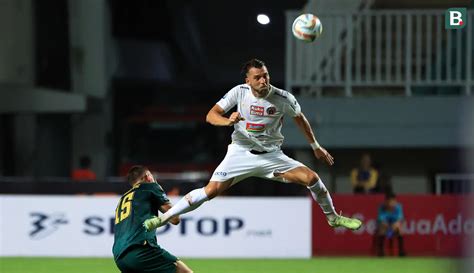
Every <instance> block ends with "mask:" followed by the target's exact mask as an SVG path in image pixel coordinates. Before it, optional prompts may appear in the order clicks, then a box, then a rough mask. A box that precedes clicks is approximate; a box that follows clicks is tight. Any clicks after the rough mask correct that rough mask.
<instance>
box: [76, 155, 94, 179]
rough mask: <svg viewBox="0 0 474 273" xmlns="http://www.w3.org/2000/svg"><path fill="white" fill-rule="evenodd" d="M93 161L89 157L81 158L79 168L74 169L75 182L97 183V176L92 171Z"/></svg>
mask: <svg viewBox="0 0 474 273" xmlns="http://www.w3.org/2000/svg"><path fill="white" fill-rule="evenodd" d="M91 164H92V161H91V159H90V157H88V156H81V158H80V159H79V168H77V169H74V170H73V171H72V174H71V178H72V180H74V181H96V180H97V176H96V174H95V172H94V171H93V170H92V169H91Z"/></svg>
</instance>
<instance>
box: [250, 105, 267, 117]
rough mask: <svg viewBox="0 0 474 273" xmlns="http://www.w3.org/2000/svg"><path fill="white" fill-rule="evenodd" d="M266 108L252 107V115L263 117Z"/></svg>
mask: <svg viewBox="0 0 474 273" xmlns="http://www.w3.org/2000/svg"><path fill="white" fill-rule="evenodd" d="M263 112H264V107H262V106H257V105H250V114H251V115H254V116H263Z"/></svg>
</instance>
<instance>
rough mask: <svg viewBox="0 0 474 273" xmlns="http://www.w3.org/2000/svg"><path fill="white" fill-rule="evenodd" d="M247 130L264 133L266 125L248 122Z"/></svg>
mask: <svg viewBox="0 0 474 273" xmlns="http://www.w3.org/2000/svg"><path fill="white" fill-rule="evenodd" d="M245 129H246V130H247V131H249V132H262V131H263V130H265V124H259V123H250V122H247V124H246V125H245Z"/></svg>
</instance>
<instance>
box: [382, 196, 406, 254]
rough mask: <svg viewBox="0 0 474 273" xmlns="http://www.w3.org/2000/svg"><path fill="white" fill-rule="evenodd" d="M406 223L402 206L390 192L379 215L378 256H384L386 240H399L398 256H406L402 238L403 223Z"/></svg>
mask: <svg viewBox="0 0 474 273" xmlns="http://www.w3.org/2000/svg"><path fill="white" fill-rule="evenodd" d="M403 221H404V217H403V209H402V205H401V204H400V203H398V202H397V199H396V197H395V194H393V193H392V192H389V193H387V194H386V195H385V201H384V202H383V204H381V205H380V207H379V210H378V215H377V235H376V236H377V237H376V246H377V255H378V256H384V255H385V253H384V243H385V239H389V240H390V244H391V246H393V239H395V238H396V239H398V255H399V256H405V255H406V254H405V248H404V245H403V237H402V223H403Z"/></svg>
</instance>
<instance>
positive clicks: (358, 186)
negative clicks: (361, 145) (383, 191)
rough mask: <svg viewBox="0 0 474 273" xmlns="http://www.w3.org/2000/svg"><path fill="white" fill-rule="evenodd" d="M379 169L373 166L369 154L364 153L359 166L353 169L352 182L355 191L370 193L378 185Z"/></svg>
mask: <svg viewBox="0 0 474 273" xmlns="http://www.w3.org/2000/svg"><path fill="white" fill-rule="evenodd" d="M378 177H379V173H378V171H377V170H376V169H375V168H373V167H372V160H371V158H370V155H369V154H363V155H362V158H361V160H360V166H359V168H354V169H353V170H352V171H351V184H352V191H353V192H354V193H369V192H372V190H373V189H374V188H375V187H376V185H377V179H378Z"/></svg>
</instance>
